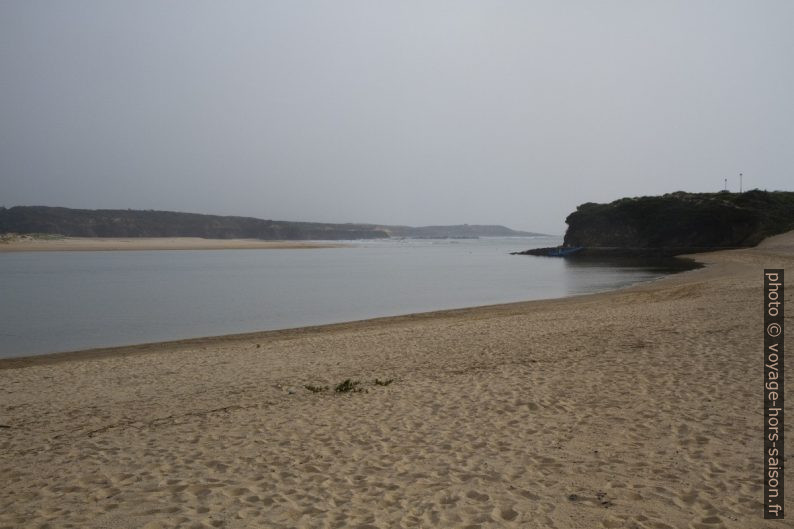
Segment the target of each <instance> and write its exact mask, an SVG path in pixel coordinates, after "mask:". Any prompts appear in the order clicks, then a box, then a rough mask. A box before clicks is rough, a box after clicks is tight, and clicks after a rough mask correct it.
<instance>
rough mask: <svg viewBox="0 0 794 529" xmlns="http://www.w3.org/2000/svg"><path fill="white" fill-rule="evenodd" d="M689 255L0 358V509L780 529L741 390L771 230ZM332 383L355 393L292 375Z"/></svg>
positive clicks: (23, 516) (778, 247)
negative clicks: (581, 290)
mask: <svg viewBox="0 0 794 529" xmlns="http://www.w3.org/2000/svg"><path fill="white" fill-rule="evenodd" d="M520 258H523V257H520ZM699 258H700V259H701V260H703V261H705V262H707V263H710V266H709V267H707V268H705V269H701V270H696V271H692V272H686V273H684V274H680V275H677V276H673V277H670V278H667V279H664V280H661V281H657V282H653V283H649V284H645V285H640V286H636V287H632V288H629V289H624V290H620V291H616V292H611V293H605V294H598V295H592V296H583V297H576V298H569V299H564V300H553V301H541V302H529V303H519V304H511V305H501V306H495V307H485V308H479V309H467V310H461V311H449V312H443V313H435V314H429V315H413V316H407V317H400V318H389V319H382V320H373V321H369V322H360V323H353V324H344V325H335V326H328V327H324V328H310V329H303V330H296V331H282V332H272V333H262V334H258V335H246V336H238V337H227V338H218V339H205V340H195V341H186V342H178V343H171V344H155V345H149V346H141V347H130V348H124V349H119V350H115V351H98V352H97V351H94V352H86V353H81V354H77V355H72V356H68V355H67V356H63V355H61V356H57V355H56V356H49V357H45V358H40V359H37V360H35V359H34V360H30V361H25V360H20V361H6V362H2V363H0V367H1V368H5V369H0V395H1V397H0V424H2V425H3V427H2V428H0V475H1V476H2V480H3V485H2V487H0V527H53V528H61V527H80V528H83V527H85V528H91V527H106V528H127V527H129V528H133V527H134V528H138V527H147V528H154V527H174V526H181V527H223V528H242V527H283V528H292V527H329V528H331V527H340V528H341V527H355V528H361V529H364V528H373V527H383V528H386V527H412V528H415V527H472V528H474V527H483V528H484V527H538V528H540V527H543V528H546V527H557V528H574V527H575V528H587V529H590V528H596V527H606V528H618V527H624V528H648V529H665V528H670V527H674V528H679V527H681V528H684V527H686V528H696V529H715V528H720V527H730V528H737V529H738V528H741V529H748V528H765V527H769V528H772V527H775V528H778V527H792V523H791V522H790V519H791V518H794V505H792V503H791V502H790V501H789V502H788V509H789V516H790V519H789V521H788V522H771V521H770V522H768V521H764V520H763V519H762V518H761V512H762V505H761V494H762V482H761V477H762V476H761V474H762V469H763V460H762V444H761V439H762V430H761V428H762V401H761V391H760V389H761V377H762V356H761V354H762V353H761V348H762V341H761V340H762V338H761V324H762V314H761V307H762V303H761V295H762V293H761V284H762V283H761V282H762V275H761V274H762V269H763V268H764V267H786V268H788V269H789V271H790V272H789V278H791V277H792V274H794V272H792V270H794V266H792V265H794V234H788V235H785V236H781V237H777V238H774V239H770V240H769V241H767V242H766V243H764V244H763V245H762V246H761V247H759V248H756V249H751V250H741V251H730V252H719V253H713V254H707V255H703V256H700V257H699ZM787 286H788V289H789V290H788V292H789V293H791V292H792V289H791V281H790V280H789V282H788V284H787ZM788 303H789V314H792V313H794V305H792V304H791V297H790V296H789V297H788ZM788 324H789V328H790V329H794V325H792V322H791V319H790V318H789V319H788ZM792 355H794V352H790V353H789V359H790V358H791V357H792ZM788 369H789V372H791V371H790V370H791V369H792V367H791V362H790V361H789V362H788ZM376 377H377V378H380V379H391V378H393V379H394V382H393V383H392V384H391V385H389V386H387V387H382V386H376V385H374V384H373V381H374V379H375V378H376ZM346 378H353V379H358V380H361V381H362V382H363V387H364V388H365V389H366V390H367V392H362V393H356V394H350V395H334V394H333V393H317V394H314V393H311V392H310V391H308V390H306V389H304V388H303V386H304V384H314V385H320V386H324V385H333V384H335V383H337V382H340V381H341V380H343V379H346ZM789 398H790V399H791V398H794V397H791V396H790V397H789ZM790 402H791V400H789V403H790ZM787 414H788V417H789V425H790V424H791V423H792V421H794V414H792V410H791V406H790V405H789V406H787ZM787 432H788V436H789V439H791V438H792V437H791V428H790V427H789V428H788V429H787ZM788 451H789V453H794V446H791V445H790V444H789V448H788ZM790 476H791V472H789V479H788V480H787V485H786V486H787V489H788V491H789V496H791V495H792V494H794V492H792V491H794V487H793V486H792V481H791V479H790Z"/></svg>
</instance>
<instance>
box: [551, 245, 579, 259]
mask: <svg viewBox="0 0 794 529" xmlns="http://www.w3.org/2000/svg"><path fill="white" fill-rule="evenodd" d="M582 248H583V247H582V246H577V247H575V248H565V247H563V246H558V247H557V248H549V253H548V254H546V255H548V256H549V257H565V256H566V255H571V254H573V253H576V252H578V251H579V250H581V249H582Z"/></svg>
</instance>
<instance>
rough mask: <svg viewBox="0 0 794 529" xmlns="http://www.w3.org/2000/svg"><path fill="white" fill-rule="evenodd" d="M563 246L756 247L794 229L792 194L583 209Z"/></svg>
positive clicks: (675, 198)
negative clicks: (778, 234) (764, 240)
mask: <svg viewBox="0 0 794 529" xmlns="http://www.w3.org/2000/svg"><path fill="white" fill-rule="evenodd" d="M565 222H566V223H567V224H568V230H567V231H566V233H565V240H564V245H565V246H570V247H577V246H584V247H619V248H718V247H737V246H754V245H756V244H758V243H759V242H760V241H761V240H762V239H764V238H765V237H768V236H770V235H774V234H776V233H782V232H785V231H788V230H792V229H794V192H783V191H774V192H767V191H758V190H754V191H748V192H746V193H684V192H676V193H670V194H666V195H663V196H658V197H638V198H623V199H620V200H616V201H615V202H611V203H609V204H595V203H587V204H582V205H581V206H579V207H578V208H577V209H576V211H575V212H573V213H571V214H570V215H569V216H568V218H567V219H565Z"/></svg>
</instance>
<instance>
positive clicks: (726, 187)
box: [724, 178, 728, 191]
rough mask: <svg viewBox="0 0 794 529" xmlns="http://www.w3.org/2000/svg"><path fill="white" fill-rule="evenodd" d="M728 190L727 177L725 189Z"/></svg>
mask: <svg viewBox="0 0 794 529" xmlns="http://www.w3.org/2000/svg"><path fill="white" fill-rule="evenodd" d="M727 190H728V179H727V178H726V179H725V189H724V191H727Z"/></svg>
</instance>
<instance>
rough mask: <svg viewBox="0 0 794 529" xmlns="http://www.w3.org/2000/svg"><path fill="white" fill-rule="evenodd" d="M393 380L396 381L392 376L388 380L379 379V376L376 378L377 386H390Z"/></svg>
mask: <svg viewBox="0 0 794 529" xmlns="http://www.w3.org/2000/svg"><path fill="white" fill-rule="evenodd" d="M392 382H394V379H393V378H390V379H388V380H380V379H377V378H376V379H375V385H376V386H388V385H389V384H391V383H392Z"/></svg>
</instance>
